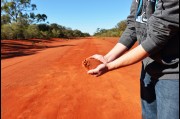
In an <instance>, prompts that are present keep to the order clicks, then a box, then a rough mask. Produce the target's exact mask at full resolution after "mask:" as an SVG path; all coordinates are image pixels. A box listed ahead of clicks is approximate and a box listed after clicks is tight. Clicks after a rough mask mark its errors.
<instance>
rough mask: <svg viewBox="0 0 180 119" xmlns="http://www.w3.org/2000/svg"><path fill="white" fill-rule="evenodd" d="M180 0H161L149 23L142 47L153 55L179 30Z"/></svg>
mask: <svg viewBox="0 0 180 119" xmlns="http://www.w3.org/2000/svg"><path fill="white" fill-rule="evenodd" d="M178 31H179V0H159V1H158V2H157V8H156V11H155V12H154V14H152V16H151V17H150V18H149V20H148V23H147V38H146V40H145V41H144V42H142V44H141V45H142V47H143V48H144V49H145V50H146V51H147V52H148V53H149V54H150V55H151V54H154V53H156V52H158V51H160V50H161V49H162V48H163V47H165V46H166V44H167V43H168V41H170V40H172V38H173V37H174V36H175V35H177V34H178V33H179V32H178Z"/></svg>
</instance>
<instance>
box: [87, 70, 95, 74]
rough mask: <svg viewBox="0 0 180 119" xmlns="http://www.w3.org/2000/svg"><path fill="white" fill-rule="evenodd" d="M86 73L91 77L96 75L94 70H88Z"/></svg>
mask: <svg viewBox="0 0 180 119" xmlns="http://www.w3.org/2000/svg"><path fill="white" fill-rule="evenodd" d="M87 73H88V74H91V75H95V74H97V72H96V71H95V70H89V71H88V72H87Z"/></svg>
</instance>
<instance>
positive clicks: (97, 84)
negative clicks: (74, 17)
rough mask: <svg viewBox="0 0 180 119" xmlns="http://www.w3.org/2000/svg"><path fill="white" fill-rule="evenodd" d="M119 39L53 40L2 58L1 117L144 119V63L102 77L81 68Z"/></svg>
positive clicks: (29, 118)
mask: <svg viewBox="0 0 180 119" xmlns="http://www.w3.org/2000/svg"><path fill="white" fill-rule="evenodd" d="M117 40H118V39H117V38H114V39H111V40H110V39H95V38H87V39H79V40H72V41H61V42H58V41H54V42H52V43H49V44H48V45H51V46H54V47H52V48H46V49H44V50H41V51H38V52H36V53H35V54H32V55H28V56H20V57H14V58H9V59H3V60H1V65H2V66H1V74H2V77H1V86H2V87H1V104H2V106H1V109H2V111H1V117H2V119H141V109H140V96H139V90H140V89H139V74H140V63H138V64H135V65H132V66H130V67H126V68H122V69H118V70H115V71H112V72H109V73H107V74H105V75H103V76H101V77H98V78H96V77H93V76H90V75H88V74H87V73H86V71H85V69H84V68H83V67H82V65H81V62H82V61H83V60H84V59H85V58H87V57H89V56H91V55H93V54H95V53H99V54H105V53H106V52H108V51H109V50H110V49H111V48H112V47H113V46H114V45H115V44H116V42H117Z"/></svg>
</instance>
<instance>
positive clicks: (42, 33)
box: [1, 22, 90, 39]
mask: <svg viewBox="0 0 180 119" xmlns="http://www.w3.org/2000/svg"><path fill="white" fill-rule="evenodd" d="M89 36H90V35H89V34H88V33H82V32H81V31H80V30H72V29H71V28H66V27H64V26H61V25H58V24H55V23H54V24H50V25H49V24H22V23H20V22H14V23H11V24H3V25H1V39H32V38H40V39H50V38H76V37H89Z"/></svg>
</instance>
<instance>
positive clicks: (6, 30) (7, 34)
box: [1, 24, 15, 39]
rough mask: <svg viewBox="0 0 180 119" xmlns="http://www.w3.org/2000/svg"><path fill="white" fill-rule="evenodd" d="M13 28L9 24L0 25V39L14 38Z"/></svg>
mask: <svg viewBox="0 0 180 119" xmlns="http://www.w3.org/2000/svg"><path fill="white" fill-rule="evenodd" d="M14 37H15V35H14V34H13V29H12V27H11V25H10V24H4V25H2V26H1V39H14Z"/></svg>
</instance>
